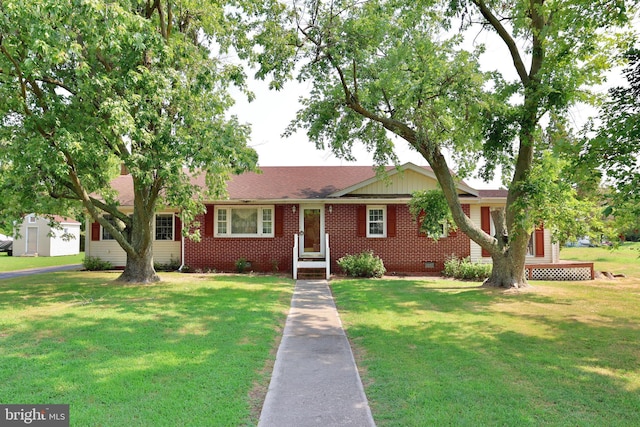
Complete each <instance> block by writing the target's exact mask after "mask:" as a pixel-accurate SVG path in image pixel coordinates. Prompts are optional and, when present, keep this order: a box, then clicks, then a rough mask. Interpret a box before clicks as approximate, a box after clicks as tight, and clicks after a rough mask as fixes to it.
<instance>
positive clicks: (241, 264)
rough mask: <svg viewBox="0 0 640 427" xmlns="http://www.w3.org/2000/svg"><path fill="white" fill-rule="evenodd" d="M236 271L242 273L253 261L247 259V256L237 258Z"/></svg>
mask: <svg viewBox="0 0 640 427" xmlns="http://www.w3.org/2000/svg"><path fill="white" fill-rule="evenodd" d="M235 265H236V271H237V272H238V273H240V274H242V273H244V272H245V271H247V269H248V268H250V267H251V262H249V261H247V259H246V258H239V259H237V260H236V264H235Z"/></svg>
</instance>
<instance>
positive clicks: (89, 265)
mask: <svg viewBox="0 0 640 427" xmlns="http://www.w3.org/2000/svg"><path fill="white" fill-rule="evenodd" d="M82 265H84V268H85V269H87V270H89V271H100V270H111V269H112V268H113V265H111V263H110V262H109V261H105V260H102V259H100V258H98V257H95V256H88V257H85V258H84V260H83V261H82Z"/></svg>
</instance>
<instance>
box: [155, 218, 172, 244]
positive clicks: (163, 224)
mask: <svg viewBox="0 0 640 427" xmlns="http://www.w3.org/2000/svg"><path fill="white" fill-rule="evenodd" d="M155 236H156V240H173V214H156V231H155Z"/></svg>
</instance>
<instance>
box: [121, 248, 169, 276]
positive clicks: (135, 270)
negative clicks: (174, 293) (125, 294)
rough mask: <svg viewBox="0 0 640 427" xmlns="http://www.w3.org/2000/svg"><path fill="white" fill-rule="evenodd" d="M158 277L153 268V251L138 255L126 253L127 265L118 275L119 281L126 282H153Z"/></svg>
mask: <svg viewBox="0 0 640 427" xmlns="http://www.w3.org/2000/svg"><path fill="white" fill-rule="evenodd" d="M159 280H160V278H159V277H158V275H157V274H156V270H155V269H154V268H153V252H152V251H151V250H149V251H145V252H144V253H142V254H141V255H140V256H135V257H134V256H129V255H127V265H126V267H125V268H124V271H123V272H122V274H121V275H120V277H118V281H119V282H127V283H153V282H157V281H159Z"/></svg>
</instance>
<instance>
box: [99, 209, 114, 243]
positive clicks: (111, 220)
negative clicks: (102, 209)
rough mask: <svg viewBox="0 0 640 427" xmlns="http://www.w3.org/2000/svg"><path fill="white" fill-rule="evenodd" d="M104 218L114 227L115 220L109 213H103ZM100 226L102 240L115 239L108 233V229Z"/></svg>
mask: <svg viewBox="0 0 640 427" xmlns="http://www.w3.org/2000/svg"><path fill="white" fill-rule="evenodd" d="M104 219H106V220H107V222H108V223H109V224H111V225H113V226H114V227H115V226H116V220H115V218H114V217H112V216H111V215H105V216H104ZM101 228H102V240H115V239H114V237H113V236H112V235H111V233H109V230H107V229H106V228H104V227H101Z"/></svg>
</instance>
